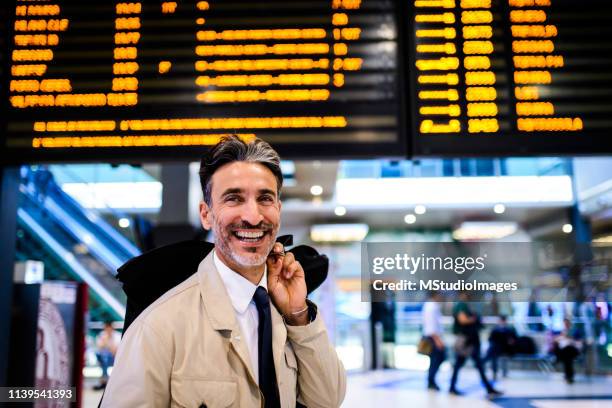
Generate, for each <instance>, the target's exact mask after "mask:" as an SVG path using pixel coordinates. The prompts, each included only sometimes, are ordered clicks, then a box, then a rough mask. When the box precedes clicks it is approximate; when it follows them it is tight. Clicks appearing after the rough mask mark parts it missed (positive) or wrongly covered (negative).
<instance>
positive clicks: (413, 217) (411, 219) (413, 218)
mask: <svg viewBox="0 0 612 408" xmlns="http://www.w3.org/2000/svg"><path fill="white" fill-rule="evenodd" d="M404 222H405V223H406V224H414V223H415V222H416V215H414V214H406V216H405V217H404Z"/></svg>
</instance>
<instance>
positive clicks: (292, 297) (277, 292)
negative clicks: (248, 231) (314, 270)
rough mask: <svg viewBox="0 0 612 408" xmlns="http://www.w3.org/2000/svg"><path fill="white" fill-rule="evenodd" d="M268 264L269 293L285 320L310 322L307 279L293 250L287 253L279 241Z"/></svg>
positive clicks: (297, 323)
mask: <svg viewBox="0 0 612 408" xmlns="http://www.w3.org/2000/svg"><path fill="white" fill-rule="evenodd" d="M267 266H268V293H269V295H270V299H272V302H274V305H275V306H276V308H277V309H278V311H279V312H280V313H281V314H282V315H283V316H284V318H285V321H286V322H287V323H289V324H290V325H292V326H303V325H306V324H308V310H307V307H308V306H307V304H306V279H305V275H304V269H303V268H302V265H300V263H299V262H298V261H296V260H295V257H294V256H293V254H292V253H291V252H287V253H285V252H284V248H283V245H282V244H280V243H278V242H277V243H275V244H274V247H273V248H272V253H271V254H270V256H269V257H268V260H267ZM305 309H306V310H305ZM301 311H303V312H302V313H298V312H301Z"/></svg>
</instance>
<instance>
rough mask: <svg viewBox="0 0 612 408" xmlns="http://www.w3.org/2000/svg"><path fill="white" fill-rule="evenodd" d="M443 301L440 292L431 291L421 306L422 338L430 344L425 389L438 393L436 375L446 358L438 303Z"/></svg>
mask: <svg viewBox="0 0 612 408" xmlns="http://www.w3.org/2000/svg"><path fill="white" fill-rule="evenodd" d="M443 300H444V299H443V298H442V295H441V294H440V292H436V291H432V292H430V294H429V298H428V301H427V302H425V304H424V305H423V311H422V315H423V336H424V337H425V338H426V339H427V340H428V341H429V342H430V343H431V346H432V347H431V353H430V354H429V372H428V375H427V388H429V389H430V390H436V391H439V390H440V387H438V385H437V384H436V374H437V373H438V369H439V368H440V365H442V362H443V361H444V359H445V358H446V348H445V346H444V342H443V341H442V313H441V312H440V302H442V301H443Z"/></svg>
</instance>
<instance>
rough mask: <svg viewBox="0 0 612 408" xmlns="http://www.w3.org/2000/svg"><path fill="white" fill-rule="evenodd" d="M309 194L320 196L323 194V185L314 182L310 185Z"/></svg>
mask: <svg viewBox="0 0 612 408" xmlns="http://www.w3.org/2000/svg"><path fill="white" fill-rule="evenodd" d="M310 194H312V195H313V196H320V195H321V194H323V187H321V186H319V185H317V184H315V185H314V186H312V187H310Z"/></svg>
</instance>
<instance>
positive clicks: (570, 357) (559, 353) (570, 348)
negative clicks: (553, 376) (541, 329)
mask: <svg viewBox="0 0 612 408" xmlns="http://www.w3.org/2000/svg"><path fill="white" fill-rule="evenodd" d="M581 348H582V341H581V338H580V334H579V333H578V331H577V330H576V328H574V327H572V322H571V320H570V319H568V318H565V319H563V330H562V331H561V333H559V335H557V336H556V337H555V338H554V348H553V353H554V354H555V356H556V357H557V361H560V362H561V364H563V371H564V373H565V381H566V382H567V383H568V384H572V383H573V382H574V360H575V359H576V357H578V355H580V349H581Z"/></svg>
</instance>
